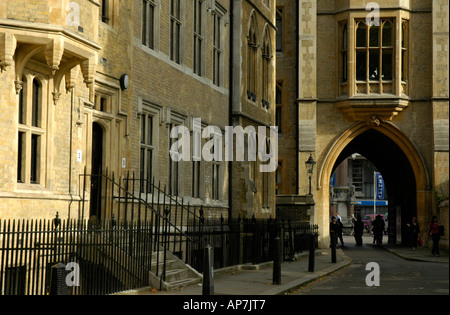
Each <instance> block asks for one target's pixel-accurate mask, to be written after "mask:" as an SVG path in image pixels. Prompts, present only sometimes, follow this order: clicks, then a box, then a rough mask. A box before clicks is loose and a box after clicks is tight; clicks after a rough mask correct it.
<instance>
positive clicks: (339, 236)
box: [336, 218, 344, 247]
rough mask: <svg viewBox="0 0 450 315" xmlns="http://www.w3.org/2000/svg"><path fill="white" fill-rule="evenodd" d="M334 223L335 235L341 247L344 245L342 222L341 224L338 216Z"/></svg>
mask: <svg viewBox="0 0 450 315" xmlns="http://www.w3.org/2000/svg"><path fill="white" fill-rule="evenodd" d="M336 224H337V237H338V238H339V239H340V240H341V245H342V247H344V239H343V238H342V232H343V230H344V224H342V222H341V219H339V218H338V219H337V220H336ZM336 244H337V240H336Z"/></svg>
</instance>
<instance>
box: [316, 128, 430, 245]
mask: <svg viewBox="0 0 450 315" xmlns="http://www.w3.org/2000/svg"><path fill="white" fill-rule="evenodd" d="M371 131H377V132H378V133H379V134H380V136H385V138H387V139H388V140H389V141H392V143H393V145H394V146H396V147H397V148H398V150H399V151H400V152H401V153H402V154H403V155H404V157H405V161H408V162H409V164H410V166H411V168H410V169H411V172H412V174H411V176H413V178H414V179H415V183H414V184H413V185H415V187H414V188H413V190H414V193H415V199H414V204H415V207H416V211H417V215H416V216H417V219H418V221H419V223H420V224H421V225H422V226H426V223H427V222H428V221H429V220H430V218H431V211H430V210H431V208H432V207H431V206H432V194H431V178H430V175H429V172H428V170H427V167H426V164H425V161H424V158H423V156H422V154H421V152H420V149H419V148H418V147H417V146H416V145H415V144H414V143H413V142H412V141H411V139H409V138H408V137H407V136H406V135H405V134H404V133H403V132H402V131H401V130H400V129H399V128H398V127H396V126H395V125H394V124H392V123H391V122H386V121H382V120H378V119H374V120H373V121H372V122H369V123H367V122H360V123H357V124H355V125H353V126H351V127H350V128H349V129H347V130H346V131H344V132H343V133H342V134H341V135H340V136H338V137H337V138H336V140H335V141H334V142H333V143H332V144H331V145H330V146H329V148H328V149H327V150H326V151H325V152H324V153H323V154H322V156H321V157H320V158H319V159H318V160H319V161H318V173H317V203H316V213H315V221H316V223H317V224H319V228H320V230H321V231H320V233H321V234H322V239H321V240H320V244H321V246H328V245H327V244H328V236H329V226H328V224H329V198H330V196H329V178H330V176H331V175H332V172H333V168H334V166H335V164H336V162H337V161H338V158H339V157H340V155H341V153H343V151H344V150H345V149H346V148H347V147H348V146H350V144H351V143H352V141H353V140H355V139H356V138H357V137H359V136H362V135H364V134H367V133H366V132H371ZM423 232H424V231H423Z"/></svg>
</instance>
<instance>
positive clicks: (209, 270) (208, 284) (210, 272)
mask: <svg viewBox="0 0 450 315" xmlns="http://www.w3.org/2000/svg"><path fill="white" fill-rule="evenodd" d="M202 289H203V295H214V248H212V247H211V246H210V245H207V246H206V247H205V248H204V250H203V287H202Z"/></svg>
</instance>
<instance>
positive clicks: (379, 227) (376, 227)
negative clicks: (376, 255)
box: [372, 215, 385, 246]
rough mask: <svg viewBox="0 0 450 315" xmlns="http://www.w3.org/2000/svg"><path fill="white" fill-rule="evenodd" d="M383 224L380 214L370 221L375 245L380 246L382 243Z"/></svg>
mask: <svg viewBox="0 0 450 315" xmlns="http://www.w3.org/2000/svg"><path fill="white" fill-rule="evenodd" d="M384 224H385V223H384V220H383V219H382V218H381V216H380V215H377V217H376V218H375V220H374V221H373V222H372V231H373V238H374V241H375V243H376V245H377V246H381V244H382V243H383V233H384Z"/></svg>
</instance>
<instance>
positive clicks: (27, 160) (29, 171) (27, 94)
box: [17, 75, 46, 184]
mask: <svg viewBox="0 0 450 315" xmlns="http://www.w3.org/2000/svg"><path fill="white" fill-rule="evenodd" d="M26 77H27V75H26V76H24V78H23V79H22V81H23V89H22V90H21V91H20V93H19V99H18V103H19V104H18V148H17V154H18V158H17V182H19V183H25V184H40V183H41V181H42V178H43V177H42V176H43V166H44V163H42V162H43V161H44V160H45V159H44V157H43V154H44V153H45V149H44V145H45V133H46V131H45V128H44V127H45V125H46V124H45V121H44V119H45V113H46V111H45V108H44V106H43V104H44V100H45V99H46V96H45V91H44V90H45V89H44V86H43V85H44V84H45V80H43V79H42V78H39V79H38V78H37V77H32V76H31V75H28V79H27V78H26Z"/></svg>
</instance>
